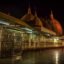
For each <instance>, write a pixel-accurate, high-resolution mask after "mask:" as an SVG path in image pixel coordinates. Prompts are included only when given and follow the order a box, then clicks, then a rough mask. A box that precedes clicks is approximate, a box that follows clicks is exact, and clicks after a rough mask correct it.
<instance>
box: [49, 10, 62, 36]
mask: <svg viewBox="0 0 64 64" xmlns="http://www.w3.org/2000/svg"><path fill="white" fill-rule="evenodd" d="M50 21H51V23H52V26H53V28H54V31H55V32H56V33H57V35H62V32H63V30H62V27H61V24H60V23H59V21H58V20H56V19H55V18H54V16H53V13H52V11H51V15H50Z"/></svg>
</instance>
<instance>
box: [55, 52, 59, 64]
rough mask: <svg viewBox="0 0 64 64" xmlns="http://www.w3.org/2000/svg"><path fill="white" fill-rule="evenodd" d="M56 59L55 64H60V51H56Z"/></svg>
mask: <svg viewBox="0 0 64 64" xmlns="http://www.w3.org/2000/svg"><path fill="white" fill-rule="evenodd" d="M54 57H55V64H59V63H58V61H59V51H54Z"/></svg>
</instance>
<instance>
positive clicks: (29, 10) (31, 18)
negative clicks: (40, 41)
mask: <svg viewBox="0 0 64 64" xmlns="http://www.w3.org/2000/svg"><path fill="white" fill-rule="evenodd" d="M21 19H22V20H24V21H32V20H33V19H34V16H33V14H32V13H31V8H30V7H29V8H28V13H27V14H25V15H24V16H23V17H22V18H21Z"/></svg>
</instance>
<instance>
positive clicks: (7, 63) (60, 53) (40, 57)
mask: <svg viewBox="0 0 64 64" xmlns="http://www.w3.org/2000/svg"><path fill="white" fill-rule="evenodd" d="M0 64H64V48H58V49H57V48H56V49H41V50H31V51H30V50H28V51H23V52H22V53H18V54H17V55H14V57H13V58H0Z"/></svg>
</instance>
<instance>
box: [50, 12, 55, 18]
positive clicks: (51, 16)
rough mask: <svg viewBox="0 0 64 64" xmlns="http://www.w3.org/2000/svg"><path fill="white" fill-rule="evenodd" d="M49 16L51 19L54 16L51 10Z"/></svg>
mask: <svg viewBox="0 0 64 64" xmlns="http://www.w3.org/2000/svg"><path fill="white" fill-rule="evenodd" d="M50 18H51V19H53V18H54V16H53V12H52V11H51V15H50Z"/></svg>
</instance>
